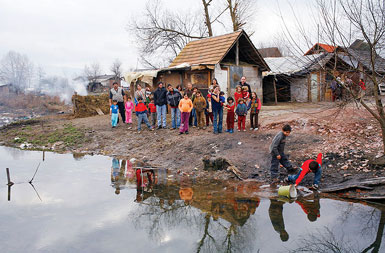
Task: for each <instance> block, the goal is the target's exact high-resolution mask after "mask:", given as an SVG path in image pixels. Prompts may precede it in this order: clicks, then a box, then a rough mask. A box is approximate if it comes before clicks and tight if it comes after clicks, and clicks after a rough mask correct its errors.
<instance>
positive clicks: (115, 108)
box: [110, 100, 119, 128]
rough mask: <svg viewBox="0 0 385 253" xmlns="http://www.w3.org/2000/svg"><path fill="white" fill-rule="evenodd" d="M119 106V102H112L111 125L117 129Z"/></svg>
mask: <svg viewBox="0 0 385 253" xmlns="http://www.w3.org/2000/svg"><path fill="white" fill-rule="evenodd" d="M118 113H119V106H118V101H117V100H112V105H111V106H110V115H111V125H112V127H113V128H114V127H116V125H117V124H118V118H119V114H118Z"/></svg>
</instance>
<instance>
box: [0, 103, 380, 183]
mask: <svg viewBox="0 0 385 253" xmlns="http://www.w3.org/2000/svg"><path fill="white" fill-rule="evenodd" d="M168 116H169V115H168ZM169 120H170V119H169V118H168V121H169ZM260 122H261V128H260V130H258V131H250V130H247V132H236V133H234V134H230V133H222V134H219V135H214V134H213V133H212V127H211V126H210V127H209V128H208V129H206V130H198V129H197V128H191V129H190V134H189V135H178V132H177V131H176V130H170V129H162V130H157V131H148V130H144V131H142V133H140V134H138V133H137V132H136V117H135V116H134V124H133V125H132V126H129V125H126V124H122V123H120V124H119V125H118V127H117V128H115V129H112V128H111V126H110V120H109V116H108V115H103V116H94V117H87V118H76V119H74V118H71V117H68V116H59V115H56V116H50V117H44V118H41V119H39V120H38V121H32V122H31V121H25V122H24V123H23V122H22V123H20V124H13V125H9V126H7V127H3V128H2V129H1V135H0V142H1V144H2V145H6V146H13V147H23V148H29V149H48V150H52V151H55V152H72V153H80V154H102V155H108V156H116V157H118V158H122V159H130V158H137V159H140V160H144V161H145V162H146V163H148V164H150V165H153V166H162V167H165V168H168V169H171V170H178V171H180V172H181V173H195V174H199V176H200V177H208V178H213V179H218V180H229V179H234V180H239V179H237V176H236V175H235V174H234V173H233V172H232V171H227V170H220V171H210V172H207V171H205V170H204V169H203V162H202V158H203V157H211V156H215V157H223V158H225V159H227V160H229V161H231V164H232V165H234V166H235V167H236V168H237V169H238V170H239V172H240V176H241V177H242V178H244V179H247V178H252V179H254V180H256V181H262V182H268V180H269V177H270V173H269V166H270V155H269V153H268V147H269V145H270V143H271V140H272V138H273V137H274V135H275V134H276V133H277V132H278V131H280V128H281V127H282V125H283V124H285V123H289V124H290V125H292V127H293V132H292V134H291V135H290V136H289V138H288V140H287V145H286V153H287V154H289V155H290V160H291V161H292V162H293V163H294V165H295V166H300V165H301V164H302V163H303V162H304V161H305V160H307V159H309V158H315V157H316V155H317V154H318V152H323V153H324V170H323V177H322V181H321V187H328V186H330V185H333V184H336V183H342V182H347V181H349V180H352V179H355V180H359V179H363V178H371V177H381V176H385V173H384V167H383V166H382V165H374V164H371V163H370V160H371V159H372V158H373V157H375V156H378V155H379V154H380V153H381V147H382V146H381V145H382V144H381V139H380V134H379V133H380V132H379V127H378V125H377V124H376V122H375V121H374V120H373V119H372V118H371V117H370V116H369V115H368V113H367V112H366V111H365V110H364V109H356V108H353V107H350V108H347V109H346V110H345V111H344V113H338V111H337V109H335V108H334V107H333V105H332V104H329V103H325V104H316V105H315V104H283V105H280V106H278V107H269V106H265V107H264V108H263V111H262V112H261V117H260ZM246 124H247V125H248V122H247V123H246ZM285 176H286V172H285V171H284V169H282V173H281V178H284V177H285ZM311 181H312V176H307V177H306V178H305V180H304V181H303V184H304V185H306V184H308V183H311Z"/></svg>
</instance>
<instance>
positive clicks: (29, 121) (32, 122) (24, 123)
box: [0, 119, 40, 130]
mask: <svg viewBox="0 0 385 253" xmlns="http://www.w3.org/2000/svg"><path fill="white" fill-rule="evenodd" d="M39 122H40V120H39V119H27V120H18V121H14V122H11V123H9V124H8V125H5V126H2V127H0V129H1V130H6V129H12V128H15V127H19V126H28V127H30V128H31V125H36V124H38V123H39ZM23 128H25V127H23Z"/></svg>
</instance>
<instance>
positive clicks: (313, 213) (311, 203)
mask: <svg viewBox="0 0 385 253" xmlns="http://www.w3.org/2000/svg"><path fill="white" fill-rule="evenodd" d="M313 196H314V199H313V200H311V199H303V198H302V199H301V200H296V201H295V202H296V203H297V204H298V205H300V207H301V208H302V210H303V211H304V212H305V213H306V214H307V219H308V220H309V221H311V222H313V221H316V220H317V218H319V217H321V214H320V208H321V206H320V202H319V195H318V194H313Z"/></svg>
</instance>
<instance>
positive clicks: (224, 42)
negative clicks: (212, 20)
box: [169, 31, 242, 67]
mask: <svg viewBox="0 0 385 253" xmlns="http://www.w3.org/2000/svg"><path fill="white" fill-rule="evenodd" d="M241 33H242V31H237V32H234V33H230V34H225V35H220V36H215V37H211V38H206V39H201V40H196V41H191V42H189V43H188V44H187V45H186V46H185V47H184V48H183V50H182V51H181V52H180V53H179V55H178V56H177V57H176V58H175V59H174V60H173V61H172V63H171V64H170V66H169V67H174V66H176V65H179V64H182V63H188V64H190V65H193V64H207V65H215V64H217V63H219V62H220V61H221V60H222V59H223V57H224V56H225V55H226V53H227V52H228V51H229V50H230V48H231V47H232V45H233V44H234V43H235V42H236V40H237V39H238V37H239V36H240V35H241Z"/></svg>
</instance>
